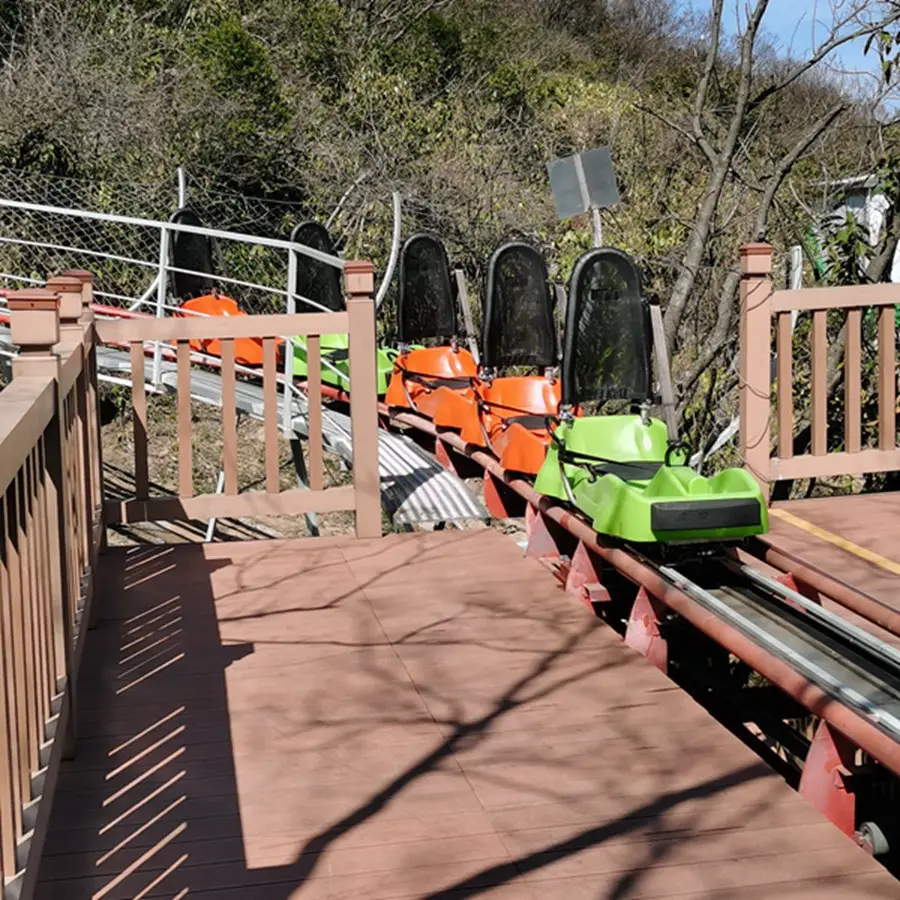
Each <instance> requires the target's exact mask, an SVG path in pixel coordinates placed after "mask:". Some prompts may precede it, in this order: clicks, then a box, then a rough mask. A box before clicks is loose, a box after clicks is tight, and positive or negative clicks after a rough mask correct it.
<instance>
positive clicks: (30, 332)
mask: <svg viewBox="0 0 900 900" xmlns="http://www.w3.org/2000/svg"><path fill="white" fill-rule="evenodd" d="M6 297H7V302H8V304H9V330H10V338H11V339H12V342H13V343H14V344H16V345H17V346H18V347H20V348H21V349H22V352H23V353H26V354H27V353H29V352H31V353H47V352H49V350H50V348H51V347H52V346H53V345H54V344H56V343H58V342H59V304H60V297H59V294H56V293H54V292H53V291H46V290H33V289H29V290H23V291H10V292H9V293H8V294H7V295H6Z"/></svg>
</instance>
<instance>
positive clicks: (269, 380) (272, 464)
mask: <svg viewBox="0 0 900 900" xmlns="http://www.w3.org/2000/svg"><path fill="white" fill-rule="evenodd" d="M289 350H290V343H287V344H286V345H285V352H288V351H289ZM275 351H276V346H275V338H271V337H267V338H263V419H264V439H265V453H266V490H267V491H268V492H269V493H270V494H277V493H278V489H279V483H280V478H279V474H278V372H277V368H276V363H277V359H276V352H275ZM285 393H287V389H285Z"/></svg>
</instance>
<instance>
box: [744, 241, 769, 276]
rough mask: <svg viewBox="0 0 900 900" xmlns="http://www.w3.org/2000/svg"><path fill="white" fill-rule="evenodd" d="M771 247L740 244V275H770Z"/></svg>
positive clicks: (760, 244)
mask: <svg viewBox="0 0 900 900" xmlns="http://www.w3.org/2000/svg"><path fill="white" fill-rule="evenodd" d="M771 274H772V245H771V244H763V243H758V244H742V245H741V275H771Z"/></svg>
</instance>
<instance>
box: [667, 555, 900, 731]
mask: <svg viewBox="0 0 900 900" xmlns="http://www.w3.org/2000/svg"><path fill="white" fill-rule="evenodd" d="M740 568H741V569H743V568H745V567H740ZM659 573H660V574H661V575H662V576H663V578H665V579H667V580H668V581H670V582H671V583H672V584H673V585H674V586H675V587H676V588H678V589H679V590H682V591H684V593H685V594H687V595H688V596H689V597H691V598H692V599H693V600H695V601H696V602H697V603H699V604H700V605H701V606H702V607H704V609H708V610H709V611H710V612H712V613H713V614H714V615H716V616H717V617H718V618H720V619H721V620H722V621H724V622H727V623H728V624H729V625H731V626H732V627H734V628H736V629H737V630H739V631H741V632H742V633H743V634H745V635H746V636H747V637H749V638H750V639H751V640H753V641H754V642H755V643H757V644H758V645H759V646H760V647H762V648H763V649H765V650H767V651H768V652H769V653H771V654H772V655H773V656H775V657H776V658H778V659H781V660H783V661H784V662H787V663H788V664H789V665H790V666H792V667H793V668H794V669H795V670H796V671H798V672H800V673H801V674H803V675H804V676H805V677H806V678H808V679H809V680H810V682H812V683H813V684H815V685H817V686H818V687H820V688H821V689H822V690H824V691H825V692H826V693H828V694H829V696H831V697H832V698H833V699H835V700H836V701H838V702H839V703H842V704H844V705H845V706H849V707H850V708H851V709H853V710H855V711H856V712H857V713H859V714H861V715H863V716H865V717H866V718H867V719H869V720H870V721H871V722H873V723H874V724H875V725H876V726H878V727H879V728H881V730H882V731H884V732H885V733H886V734H888V735H890V736H891V737H893V738H894V739H896V740H900V662H898V659H897V653H896V651H894V650H893V649H892V648H891V647H888V646H887V645H886V644H884V643H883V642H881V641H878V640H877V638H874V637H872V636H871V635H866V634H865V633H864V632H862V633H858V631H859V630H858V629H855V626H852V625H850V624H849V623H847V622H843V621H842V620H841V619H840V617H839V616H836V615H835V614H834V613H830V612H828V611H827V610H823V609H816V610H813V609H812V608H811V607H814V606H815V604H813V603H811V602H810V601H808V600H806V598H805V597H801V598H800V599H801V600H803V601H805V604H808V605H804V606H803V607H801V608H800V609H799V610H798V609H797V608H796V607H791V606H789V605H787V604H786V603H785V602H784V601H785V600H791V601H793V602H796V600H797V598H798V597H800V595H799V594H796V593H795V592H793V591H791V590H790V589H789V588H786V587H784V586H782V585H779V584H778V583H777V582H774V581H771V580H770V579H766V578H765V576H760V575H758V574H757V573H754V572H752V570H750V571H740V569H739V575H740V578H739V581H738V583H736V584H729V583H728V582H727V581H726V582H725V583H723V584H721V585H719V586H717V587H713V588H704V587H701V586H700V585H698V584H697V583H696V582H694V581H692V580H691V579H690V578H688V577H687V576H685V575H684V574H683V573H681V572H679V571H678V570H676V569H673V568H670V567H668V566H660V567H659ZM741 582H742V583H741ZM801 610H802V611H801Z"/></svg>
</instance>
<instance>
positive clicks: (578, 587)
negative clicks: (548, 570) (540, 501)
mask: <svg viewBox="0 0 900 900" xmlns="http://www.w3.org/2000/svg"><path fill="white" fill-rule="evenodd" d="M531 510H532V508H531V506H529V507H528V514H529V515H533V513H532V511H531ZM602 570H603V563H602V562H601V561H600V560H599V559H597V557H596V556H595V555H594V554H593V553H591V551H590V550H588V548H587V547H585V545H584V542H583V541H579V542H578V546H577V547H576V548H575V553H574V554H573V555H572V562H571V563H570V564H569V573H568V575H567V576H566V590H567V591H568V592H569V593H570V594H574V595H575V596H576V597H577V598H578V599H579V600H580V601H581V602H582V603H584V604H585V606H588V607H593V605H594V604H595V603H608V602H609V591H608V590H607V589H606V588H605V587H604V586H603V583H602V580H601V574H602Z"/></svg>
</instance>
